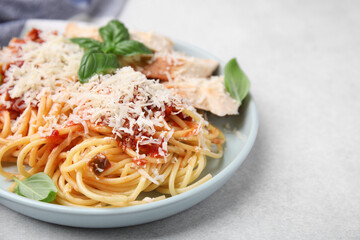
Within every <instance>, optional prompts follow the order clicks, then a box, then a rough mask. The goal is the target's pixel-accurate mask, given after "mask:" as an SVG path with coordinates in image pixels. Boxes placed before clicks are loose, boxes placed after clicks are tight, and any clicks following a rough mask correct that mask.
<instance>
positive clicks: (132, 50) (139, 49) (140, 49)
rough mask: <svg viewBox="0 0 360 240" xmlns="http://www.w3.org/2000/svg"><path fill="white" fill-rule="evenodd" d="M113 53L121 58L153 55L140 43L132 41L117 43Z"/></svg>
mask: <svg viewBox="0 0 360 240" xmlns="http://www.w3.org/2000/svg"><path fill="white" fill-rule="evenodd" d="M113 52H114V53H116V54H118V55H121V56H132V55H138V54H153V51H151V49H150V48H148V47H147V46H145V45H144V44H142V43H141V42H138V41H134V40H126V41H122V42H120V43H117V44H116V45H115V48H114V51H113Z"/></svg>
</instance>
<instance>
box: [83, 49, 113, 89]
mask: <svg viewBox="0 0 360 240" xmlns="http://www.w3.org/2000/svg"><path fill="white" fill-rule="evenodd" d="M119 67H120V66H119V62H118V60H117V57H116V55H115V54H112V53H102V52H98V51H95V50H89V51H87V52H85V54H84V56H83V57H82V59H81V63H80V68H79V71H78V77H79V81H80V82H81V83H86V82H88V81H89V78H90V77H92V76H93V75H95V74H98V73H108V72H110V71H111V70H114V69H116V68H119Z"/></svg>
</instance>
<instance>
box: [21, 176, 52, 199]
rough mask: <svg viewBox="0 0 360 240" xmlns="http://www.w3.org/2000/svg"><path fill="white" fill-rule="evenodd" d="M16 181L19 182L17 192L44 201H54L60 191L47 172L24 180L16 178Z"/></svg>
mask: <svg viewBox="0 0 360 240" xmlns="http://www.w3.org/2000/svg"><path fill="white" fill-rule="evenodd" d="M14 181H15V182H16V183H17V186H16V187H15V192H16V193H17V194H19V195H20V196H23V197H27V198H30V199H34V200H38V201H42V202H52V201H54V199H55V197H56V193H57V191H58V190H57V188H56V186H55V184H54V182H53V181H52V179H51V178H50V177H49V176H48V175H46V174H45V173H37V174H34V175H32V176H31V177H29V178H27V179H25V180H23V181H20V180H19V179H17V178H14Z"/></svg>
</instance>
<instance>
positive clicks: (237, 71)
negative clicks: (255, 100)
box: [225, 58, 250, 104]
mask: <svg viewBox="0 0 360 240" xmlns="http://www.w3.org/2000/svg"><path fill="white" fill-rule="evenodd" d="M225 87H226V90H227V91H228V92H229V93H230V95H231V97H232V98H234V99H235V100H236V101H237V102H238V103H239V104H241V101H242V100H244V98H245V97H246V95H247V94H248V92H249V88H250V81H249V79H248V77H247V76H246V75H245V73H244V72H243V71H242V70H241V68H240V66H239V64H238V63H237V61H236V59H235V58H233V59H231V60H230V61H229V62H228V63H227V64H226V65H225Z"/></svg>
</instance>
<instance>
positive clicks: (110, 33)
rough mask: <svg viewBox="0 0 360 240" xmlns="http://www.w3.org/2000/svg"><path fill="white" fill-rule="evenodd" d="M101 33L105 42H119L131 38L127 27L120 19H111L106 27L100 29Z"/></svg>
mask: <svg viewBox="0 0 360 240" xmlns="http://www.w3.org/2000/svg"><path fill="white" fill-rule="evenodd" d="M99 33H100V35H101V37H102V39H103V40H104V42H114V43H118V42H121V41H124V40H129V39H130V34H129V31H128V30H127V28H126V27H125V26H124V24H122V23H121V22H119V21H118V20H111V21H110V22H108V24H106V26H105V27H101V28H100V29H99Z"/></svg>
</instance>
